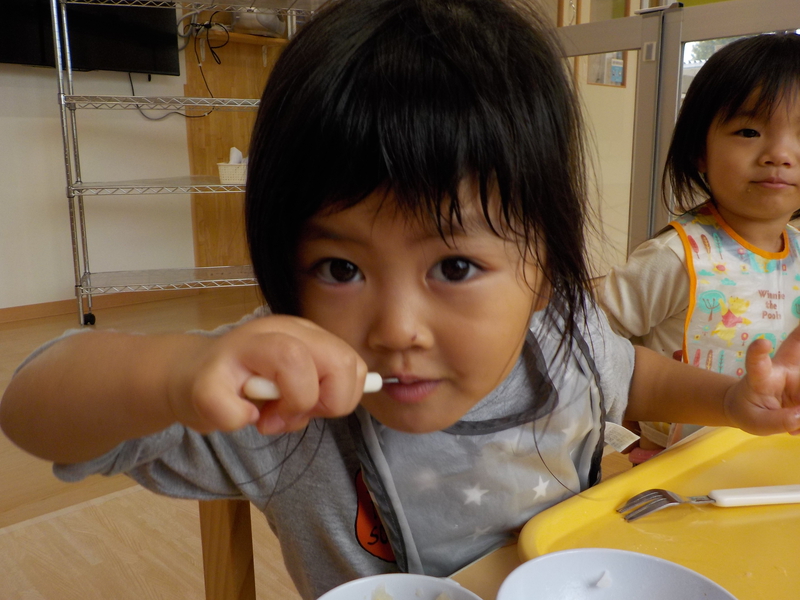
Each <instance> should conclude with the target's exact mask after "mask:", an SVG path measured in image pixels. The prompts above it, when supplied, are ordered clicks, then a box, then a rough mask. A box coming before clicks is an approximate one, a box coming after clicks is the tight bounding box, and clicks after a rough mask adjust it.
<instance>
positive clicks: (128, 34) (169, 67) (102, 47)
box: [0, 0, 180, 75]
mask: <svg viewBox="0 0 800 600" xmlns="http://www.w3.org/2000/svg"><path fill="white" fill-rule="evenodd" d="M2 3H3V8H2V11H1V12H0V14H2V16H3V30H4V31H3V33H2V34H0V63H14V64H22V65H37V66H49V67H54V66H55V53H54V52H53V25H52V18H51V16H50V0H2ZM66 6H67V23H68V25H69V42H70V57H71V60H72V68H73V69H75V70H78V71H93V70H105V71H125V72H129V73H151V74H155V75H180V62H179V60H178V38H177V24H176V12H175V9H174V8H151V7H147V8H145V7H134V6H119V5H108V6H99V5H98V6H92V5H90V4H67V5H66ZM62 38H63V36H62Z"/></svg>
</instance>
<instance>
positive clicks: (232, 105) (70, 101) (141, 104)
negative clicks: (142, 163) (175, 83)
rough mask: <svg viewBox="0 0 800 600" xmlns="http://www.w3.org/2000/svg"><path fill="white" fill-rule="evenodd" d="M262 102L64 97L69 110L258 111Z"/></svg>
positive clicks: (170, 98)
mask: <svg viewBox="0 0 800 600" xmlns="http://www.w3.org/2000/svg"><path fill="white" fill-rule="evenodd" d="M259 103H260V100H257V99H253V98H185V97H176V96H160V97H154V96H64V104H65V105H66V106H67V108H69V109H79V108H93V109H112V110H113V109H116V110H137V109H141V110H179V109H181V108H193V107H196V108H213V109H214V110H225V109H229V110H242V109H253V110H255V109H257V108H258V105H259Z"/></svg>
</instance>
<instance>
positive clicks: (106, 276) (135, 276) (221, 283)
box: [79, 265, 257, 295]
mask: <svg viewBox="0 0 800 600" xmlns="http://www.w3.org/2000/svg"><path fill="white" fill-rule="evenodd" d="M253 285H257V282H256V279H255V276H254V275H253V268H252V267H251V266H249V265H245V266H235V267H195V268H186V269H153V270H149V271H148V270H144V271H105V272H99V273H84V275H83V277H82V278H81V283H80V286H79V288H80V291H81V292H83V293H91V294H92V295H99V294H117V293H120V292H145V291H151V290H195V289H207V288H220V287H244V286H253Z"/></svg>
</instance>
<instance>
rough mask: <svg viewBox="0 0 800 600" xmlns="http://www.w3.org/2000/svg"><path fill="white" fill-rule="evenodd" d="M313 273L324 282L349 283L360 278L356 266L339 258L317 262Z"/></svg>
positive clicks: (359, 272)
mask: <svg viewBox="0 0 800 600" xmlns="http://www.w3.org/2000/svg"><path fill="white" fill-rule="evenodd" d="M314 273H315V274H316V276H317V277H319V278H320V279H321V280H322V281H324V282H326V283H351V282H353V281H360V280H361V279H362V275H361V271H359V269H358V267H357V266H356V265H354V264H353V263H351V262H350V261H349V260H344V259H341V258H329V259H326V260H323V261H321V262H319V263H317V264H316V265H315V267H314Z"/></svg>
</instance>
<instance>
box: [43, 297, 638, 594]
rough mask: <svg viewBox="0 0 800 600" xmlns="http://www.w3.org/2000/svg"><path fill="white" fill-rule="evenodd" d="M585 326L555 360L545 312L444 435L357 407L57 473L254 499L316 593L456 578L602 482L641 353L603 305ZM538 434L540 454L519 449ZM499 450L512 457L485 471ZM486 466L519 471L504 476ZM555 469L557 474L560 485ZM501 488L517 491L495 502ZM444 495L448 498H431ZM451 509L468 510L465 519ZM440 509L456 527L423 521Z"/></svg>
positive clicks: (129, 447)
mask: <svg viewBox="0 0 800 600" xmlns="http://www.w3.org/2000/svg"><path fill="white" fill-rule="evenodd" d="M257 312H258V311H257ZM254 316H257V315H254ZM587 321H588V322H587V324H586V326H584V324H583V323H581V324H580V327H579V330H580V336H579V340H580V344H578V343H574V344H572V348H571V349H569V350H567V351H566V352H565V351H564V349H563V348H562V350H561V351H559V350H558V347H559V342H560V340H561V332H560V331H559V330H558V328H556V327H552V326H542V321H541V315H540V314H539V313H537V315H536V316H535V317H534V319H533V321H532V324H531V333H530V335H529V338H528V343H527V344H526V350H525V351H524V352H523V355H522V356H521V357H520V359H519V361H518V363H517V365H516V366H515V368H514V369H513V371H512V372H511V373H510V374H509V376H508V378H507V379H506V380H505V381H504V382H503V383H501V385H500V386H498V388H497V389H495V390H494V391H493V392H492V393H491V394H489V395H488V396H487V397H486V398H484V399H483V400H481V401H480V402H479V403H478V404H476V405H475V406H474V407H473V408H472V409H471V410H470V411H469V413H467V415H465V416H464V418H463V419H462V420H461V421H459V423H457V424H456V425H454V426H453V427H451V428H449V429H448V430H446V431H444V432H434V433H431V434H414V435H412V434H403V433H400V432H393V431H392V430H389V429H388V428H385V427H383V426H382V425H381V424H379V423H377V422H376V421H375V420H374V419H372V418H371V417H370V416H368V415H366V413H365V411H363V410H361V409H360V410H359V411H358V415H351V416H349V417H344V418H339V419H328V420H322V419H318V420H315V421H312V422H311V424H310V425H309V426H308V428H307V429H306V430H305V431H302V432H295V433H291V434H285V435H279V436H261V435H260V434H258V432H257V431H256V430H255V428H253V427H247V428H245V429H243V430H240V431H237V432H233V433H211V434H208V435H200V434H198V433H196V432H194V431H192V430H189V429H187V428H185V427H183V426H182V425H179V424H176V425H173V426H171V427H169V428H168V429H166V430H164V431H162V432H159V433H156V434H154V435H150V436H147V437H145V438H141V439H135V440H130V441H127V442H124V443H122V444H120V445H119V446H118V447H117V448H115V449H113V450H111V451H110V452H108V453H106V454H104V455H103V456H100V457H98V458H96V459H94V460H91V461H88V462H85V463H80V464H72V465H59V464H57V465H54V467H53V470H54V473H55V474H56V476H57V477H59V478H60V479H62V480H64V481H78V480H80V479H83V478H85V477H87V476H89V475H92V474H96V473H101V474H104V475H114V474H117V473H127V474H128V475H129V476H130V477H132V478H133V479H134V480H136V481H137V482H139V483H140V484H141V485H143V486H144V487H146V488H148V489H150V490H153V491H155V492H157V493H161V494H165V495H169V496H174V497H180V498H196V499H203V500H209V499H225V498H228V499H231V498H244V499H247V500H249V501H251V502H252V503H253V504H254V505H255V506H256V507H258V509H259V510H261V511H262V512H263V513H264V514H265V516H266V518H267V520H268V522H269V525H270V527H271V528H272V530H273V531H274V532H275V533H276V535H277V537H278V539H279V541H280V544H281V548H282V552H283V557H284V562H285V563H286V566H287V568H288V571H289V573H290V575H291V576H292V579H293V580H294V583H295V585H296V586H297V588H298V591H299V592H300V594H301V595H302V596H303V597H304V598H306V599H312V598H317V597H318V596H320V595H321V594H323V593H324V592H326V591H327V590H329V589H331V588H333V587H335V586H337V585H339V584H342V583H344V582H346V581H349V580H352V579H355V578H357V577H364V576H368V575H374V574H378V573H385V572H393V571H398V570H401V569H402V570H411V571H417V572H420V571H421V572H426V573H429V574H433V575H448V574H450V573H452V572H455V571H456V570H458V569H459V568H461V567H462V566H464V565H465V564H467V563H468V562H471V561H472V560H475V559H477V558H478V557H479V556H481V555H482V554H484V553H485V552H487V551H488V550H491V549H492V548H494V547H497V546H498V545H501V544H502V543H504V541H508V538H509V537H512V536H513V535H515V534H516V532H517V531H518V529H519V527H520V526H521V525H522V524H524V522H525V521H527V520H528V519H529V518H530V517H531V516H532V515H533V514H535V513H536V512H539V511H540V510H543V509H545V508H547V507H549V506H551V505H553V504H554V503H556V502H558V501H560V500H562V499H564V498H565V497H568V496H570V495H572V494H574V493H576V492H578V491H580V490H582V489H585V488H586V487H588V486H589V485H592V484H593V483H594V481H593V479H594V475H596V473H592V472H593V471H596V467H597V465H596V464H595V463H597V460H596V459H597V456H598V453H597V447H601V446H602V431H603V422H604V419H607V420H610V421H613V422H617V423H619V422H621V420H622V416H623V414H624V411H625V408H626V404H627V397H628V391H629V387H630V380H631V376H632V373H633V360H634V359H633V347H632V346H631V345H630V343H629V342H628V341H627V340H625V339H623V338H621V337H619V336H617V335H615V334H614V333H613V332H612V331H611V330H610V328H609V326H608V323H607V321H606V318H605V316H604V315H603V314H602V312H601V311H600V310H598V309H595V308H594V307H591V308H590V309H589V310H588V320H587ZM234 326H235V325H231V326H228V327H225V328H221V329H218V330H216V331H215V332H213V333H212V335H219V334H221V333H223V332H224V331H226V330H227V329H230V328H231V327H234ZM89 335H91V334H89ZM529 346H535V347H536V351H535V352H530V351H529V350H530V348H529ZM559 352H560V353H559ZM35 355H36V353H35V354H34V355H33V356H35ZM543 386H544V387H547V386H549V387H548V388H547V389H550V390H551V392H549V396H548V399H547V403H549V404H547V403H546V402H544V401H543V400H542V399H541V398H538V399H537V397H536V396H537V394H539V393H540V392H541V390H542V389H544V387H543ZM591 390H599V393H596V392H592V391H591ZM546 404H547V405H546ZM545 405H546V406H545ZM543 408H546V410H544V411H543V410H542V409H543ZM543 412H544V413H546V414H543ZM531 430H532V431H533V436H532V438H531V439H532V440H533V445H534V446H535V447H534V448H533V449H531V447H526V446H525V445H524V443H521V442H520V443H518V441H519V440H523V439H524V438H526V434H527V432H529V431H531ZM528 437H530V436H528ZM445 447H446V451H442V452H439V451H437V449H438V448H442V449H445ZM498 448H499V449H500V450H502V452H499V453H498V452H497V450H498ZM423 449H424V450H423ZM431 450H432V451H431ZM503 452H505V454H503ZM522 454H528V455H533V454H535V455H536V457H537V458H536V461H537V462H536V463H535V464H533V463H531V461H527V462H526V461H525V460H522V461H520V460H517V461H516V462H513V464H512V462H509V461H508V460H506V458H504V457H506V456H512V457H513V456H516V457H519V456H521V455H522ZM487 455H492V456H494V457H495V458H496V456H500V457H501V458H500V459H499V461H498V460H495V458H493V459H492V460H494V462H493V463H486V456H487ZM376 461H377V462H378V463H380V465H378V466H377V467H376V466H375V464H373V463H375V462H376ZM367 463H369V464H367ZM487 465H500V467H501V468H503V469H505V468H506V466H508V465H511V466H508V469H506V470H503V471H502V472H501V474H500V475H498V468H497V467H496V466H490V467H487ZM362 467H363V468H362ZM454 470H455V471H458V472H457V473H456V472H453V471H454ZM490 471H491V476H492V477H493V478H494V480H495V481H493V482H486V481H483V480H481V479H480V477H479V472H482V473H489V472H490ZM526 471H529V473H527V474H526ZM502 473H505V476H503V475H502ZM548 473H549V474H552V475H553V476H554V477H555V480H554V481H551V482H550V483H549V484H548V483H547V482H546V481H545V480H544V479H543V478H546V477H548ZM376 478H377V479H376ZM504 479H505V480H509V479H513V480H515V481H516V480H519V482H521V483H520V485H516V486H513V485H512V486H510V487H509V486H507V485H506V486H504V487H505V488H506V489H504V490H502V493H500V492H498V493H497V494H495V493H494V491H493V490H494V489H495V488H496V487H498V485H501V484H503V480H504ZM473 480H474V481H473ZM527 480H530V481H532V482H533V483H534V484H536V486H535V487H534V489H533V490H531V489H529V486H528V483H527ZM365 482H366V485H365ZM409 482H410V483H409ZM398 485H399V487H400V488H401V489H398ZM437 485H438V486H440V487H441V488H442V489H437V490H436V492H435V494H434V495H431V493H430V489H429V487H430V486H434V487H436V486H437ZM465 485H467V489H464V487H465ZM417 487H418V488H419V489H417ZM412 488H414V489H412ZM448 490H449V492H448ZM509 490H511V491H509ZM448 493H449V495H448ZM448 498H449V499H448ZM498 498H499V499H501V500H497V499H498ZM373 502H374V504H373ZM448 502H453V503H455V504H454V506H458V507H459V508H458V510H457V511H456V512H455V513H454V511H453V510H451V509H450V508H448V506H449V505H448V504H447V503H448ZM476 506H478V507H482V508H484V509H485V510H481V511H480V516H478V513H477V512H474V511H473V512H470V511H471V510H472V509H473V508H475V507H476ZM436 512H438V513H442V514H445V513H446V514H447V515H449V518H448V519H446V520H445V519H431V518H426V517H428V516H429V514H434V513H436ZM454 514H455V516H456V518H455V519H454V518H453V515H454ZM378 515H380V517H381V518H382V519H383V521H384V522H385V524H386V526H387V527H386V529H384V527H383V523H382V522H381V519H379V518H378ZM509 515H511V516H512V517H513V518H512V519H510V518H509ZM487 519H489V521H488V522H487ZM462 525H463V528H462ZM437 527H439V528H440V529H441V531H434V529H436V528H437ZM448 527H449V529H446V528H448ZM387 530H388V531H389V535H388V536H387V534H386V531H387ZM487 532H488V537H487V536H484V535H482V534H483V533H487ZM390 540H391V544H389V541H390ZM393 545H394V546H395V549H396V550H397V552H398V554H397V556H396V557H395V552H393V549H392V546H393ZM453 548H457V549H458V552H453V551H451V549H453ZM398 563H399V564H400V566H398Z"/></svg>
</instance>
